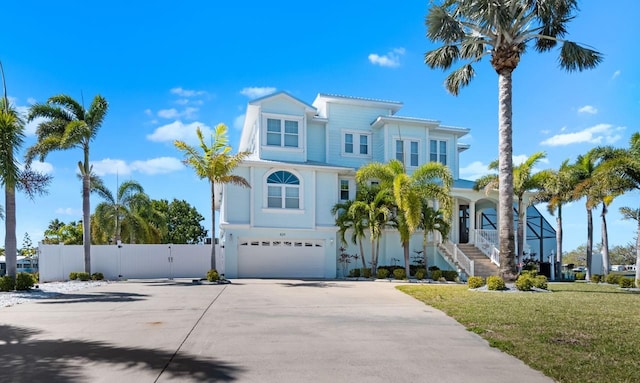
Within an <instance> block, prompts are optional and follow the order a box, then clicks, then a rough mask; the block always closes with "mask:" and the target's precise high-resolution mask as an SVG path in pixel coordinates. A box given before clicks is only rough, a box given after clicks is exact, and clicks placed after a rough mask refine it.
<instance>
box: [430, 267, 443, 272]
mask: <svg viewBox="0 0 640 383" xmlns="http://www.w3.org/2000/svg"><path fill="white" fill-rule="evenodd" d="M436 270H440V268H439V267H438V266H429V271H436Z"/></svg>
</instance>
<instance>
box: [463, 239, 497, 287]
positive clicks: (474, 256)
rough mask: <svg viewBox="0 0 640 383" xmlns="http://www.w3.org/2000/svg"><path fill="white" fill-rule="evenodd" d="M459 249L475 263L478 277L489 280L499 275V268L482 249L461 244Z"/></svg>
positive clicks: (475, 271) (475, 272)
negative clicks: (492, 276)
mask: <svg viewBox="0 0 640 383" xmlns="http://www.w3.org/2000/svg"><path fill="white" fill-rule="evenodd" d="M458 249H460V251H462V252H463V253H464V255H466V256H467V257H468V258H469V259H470V260H472V261H473V265H474V266H473V268H474V274H475V276H477V277H482V278H487V277H488V276H490V275H498V273H499V269H498V266H496V265H495V264H493V263H492V262H491V259H489V258H488V257H487V256H486V255H484V253H483V252H482V251H480V249H478V248H477V247H475V246H474V245H472V244H469V243H459V244H458Z"/></svg>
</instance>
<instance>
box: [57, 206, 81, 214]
mask: <svg viewBox="0 0 640 383" xmlns="http://www.w3.org/2000/svg"><path fill="white" fill-rule="evenodd" d="M56 214H64V215H79V216H82V210H80V209H73V208H70V207H59V208H57V209H56Z"/></svg>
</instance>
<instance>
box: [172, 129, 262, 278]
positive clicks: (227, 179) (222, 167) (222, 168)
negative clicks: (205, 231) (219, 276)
mask: <svg viewBox="0 0 640 383" xmlns="http://www.w3.org/2000/svg"><path fill="white" fill-rule="evenodd" d="M196 133H197V135H198V140H199V141H200V149H201V151H202V153H200V151H199V150H198V149H197V148H195V147H193V146H190V145H187V144H186V143H185V142H183V141H174V143H173V144H174V145H175V146H176V148H178V150H180V151H182V152H183V153H184V155H185V159H184V161H183V162H184V163H185V164H186V165H187V166H190V167H192V168H193V170H194V171H195V172H196V175H197V176H198V177H200V179H203V178H206V179H207V180H208V181H209V186H210V188H211V233H212V236H213V237H214V239H213V240H212V241H211V268H212V269H215V268H216V241H215V229H216V215H215V190H214V188H215V185H216V184H233V185H239V186H242V187H251V186H250V185H249V182H248V181H247V180H246V179H245V178H244V177H241V176H238V175H235V174H232V172H233V170H234V169H235V168H236V167H237V166H238V165H239V164H240V162H242V160H243V159H245V158H246V157H247V156H248V155H249V154H250V153H249V152H240V153H236V154H231V147H230V146H229V144H228V142H229V140H228V139H227V126H226V125H225V124H218V126H216V130H215V133H214V134H213V137H212V139H213V141H212V143H211V146H207V144H206V143H205V141H204V136H203V135H202V131H201V130H200V128H198V129H197V130H196Z"/></svg>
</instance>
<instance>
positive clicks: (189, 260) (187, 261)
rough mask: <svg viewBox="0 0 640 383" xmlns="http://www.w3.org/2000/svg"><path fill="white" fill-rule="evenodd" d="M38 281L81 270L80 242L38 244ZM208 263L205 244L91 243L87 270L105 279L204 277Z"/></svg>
mask: <svg viewBox="0 0 640 383" xmlns="http://www.w3.org/2000/svg"><path fill="white" fill-rule="evenodd" d="M220 250H221V249H220V246H218V245H216V266H217V269H218V271H219V272H220V273H221V274H224V254H221V252H220ZM38 251H39V272H40V282H51V281H64V280H67V279H69V273H70V272H73V271H77V272H80V271H84V253H83V246H82V245H43V244H39V246H38ZM210 267H211V247H209V246H208V245H176V244H171V245H168V244H162V245H128V244H122V245H120V246H116V245H92V246H91V272H92V273H95V272H100V273H102V274H104V277H105V279H110V280H116V279H119V278H126V279H138V278H141V279H154V278H204V277H205V276H206V274H207V271H208V270H209V269H210Z"/></svg>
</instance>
